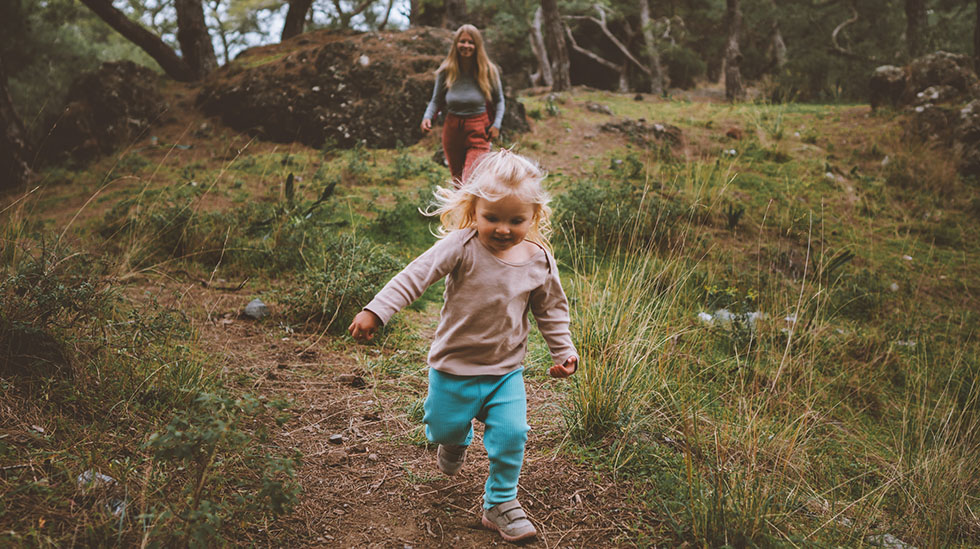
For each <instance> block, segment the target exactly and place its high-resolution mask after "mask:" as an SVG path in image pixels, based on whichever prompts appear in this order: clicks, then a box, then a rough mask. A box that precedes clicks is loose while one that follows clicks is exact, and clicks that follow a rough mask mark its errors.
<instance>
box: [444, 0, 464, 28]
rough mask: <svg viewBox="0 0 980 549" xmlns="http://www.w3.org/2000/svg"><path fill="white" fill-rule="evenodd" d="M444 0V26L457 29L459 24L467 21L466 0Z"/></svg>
mask: <svg viewBox="0 0 980 549" xmlns="http://www.w3.org/2000/svg"><path fill="white" fill-rule="evenodd" d="M445 1H446V27H448V28H450V29H457V28H459V26H460V25H462V24H464V23H467V22H468V21H467V20H466V0H445Z"/></svg>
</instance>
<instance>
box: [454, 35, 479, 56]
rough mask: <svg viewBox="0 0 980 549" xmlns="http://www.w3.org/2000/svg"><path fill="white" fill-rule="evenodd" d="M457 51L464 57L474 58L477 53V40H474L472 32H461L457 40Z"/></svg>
mask: <svg viewBox="0 0 980 549" xmlns="http://www.w3.org/2000/svg"><path fill="white" fill-rule="evenodd" d="M456 51H458V52H459V56H460V57H461V58H463V59H473V55H474V54H476V41H475V40H473V37H472V36H470V33H468V32H466V31H463V32H461V33H459V38H458V39H457V40H456Z"/></svg>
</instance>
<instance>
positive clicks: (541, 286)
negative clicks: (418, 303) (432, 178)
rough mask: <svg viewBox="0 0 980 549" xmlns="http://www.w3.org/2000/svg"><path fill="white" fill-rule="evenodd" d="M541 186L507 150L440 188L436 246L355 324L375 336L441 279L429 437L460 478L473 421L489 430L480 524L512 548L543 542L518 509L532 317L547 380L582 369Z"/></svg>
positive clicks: (440, 459) (535, 172) (443, 465)
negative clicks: (545, 355) (543, 347)
mask: <svg viewBox="0 0 980 549" xmlns="http://www.w3.org/2000/svg"><path fill="white" fill-rule="evenodd" d="M543 179H544V173H543V172H542V171H541V169H540V168H538V166H537V165H536V164H534V163H533V162H531V161H530V160H528V159H527V158H524V157H522V156H520V155H517V154H515V153H512V152H510V151H507V150H501V151H498V152H493V153H488V154H486V155H484V156H483V157H481V159H480V161H479V163H478V164H477V166H476V167H475V168H474V170H473V172H472V173H471V174H469V177H468V178H467V179H466V181H465V182H464V183H463V185H462V186H461V187H460V188H458V189H452V188H445V189H444V188H438V189H437V191H436V202H437V205H438V207H437V209H436V210H435V212H433V213H434V214H439V216H440V221H441V227H440V229H439V232H440V239H439V240H438V241H437V242H436V243H435V244H434V245H433V246H432V247H431V248H429V250H427V251H426V252H425V253H423V254H422V255H420V256H419V257H417V258H416V259H415V260H414V261H412V262H411V263H410V264H409V265H408V266H407V267H405V269H404V270H403V271H402V272H400V273H399V274H398V275H396V276H395V277H394V278H393V279H391V281H390V282H388V284H386V285H385V287H384V288H383V289H382V290H381V291H380V292H379V293H378V295H376V296H375V297H374V299H373V300H372V301H371V302H370V303H369V304H368V305H367V306H366V307H364V309H363V310H362V311H361V312H360V313H358V314H357V316H355V317H354V321H353V322H352V323H351V325H350V327H349V328H348V331H349V332H350V334H351V335H352V336H353V337H354V338H355V339H358V340H369V339H371V338H372V337H373V336H374V334H375V332H376V331H377V329H378V328H379V327H380V326H381V325H383V324H384V323H386V322H388V320H389V319H390V318H391V317H392V315H394V314H395V313H396V312H397V311H399V310H400V309H402V308H404V307H406V306H407V305H409V304H410V303H412V302H413V301H414V300H416V299H417V298H418V297H419V296H421V295H422V292H424V291H425V289H426V288H428V287H429V286H430V285H431V284H433V283H434V282H436V281H438V280H440V279H442V278H444V277H445V279H446V291H445V304H444V305H443V307H442V311H441V314H440V320H439V326H438V328H437V329H436V333H435V337H434V339H433V341H432V346H431V348H430V350H429V357H428V364H429V393H428V396H427V397H426V399H425V416H424V419H423V422H424V423H425V435H426V437H427V438H428V439H429V441H430V442H432V443H434V444H438V445H439V446H438V449H437V451H436V465H437V466H438V468H439V469H440V470H441V471H442V472H443V473H445V474H447V475H454V474H456V473H457V472H458V471H459V470H460V468H461V467H462V465H463V460H464V458H465V455H466V448H467V446H468V445H469V444H470V441H471V440H472V438H473V423H472V422H473V419H477V420H479V421H481V422H483V424H484V425H485V430H484V435H483V445H484V447H485V448H486V450H487V455H488V457H489V458H490V473H489V476H488V478H487V481H486V484H485V486H484V494H483V525H484V526H486V527H487V528H490V529H492V530H496V531H498V532H499V533H500V535H501V537H503V538H504V539H505V540H507V541H518V540H522V539H527V538H531V537H534V536H535V535H536V534H537V532H536V531H535V529H534V526H533V525H532V524H531V522H530V521H529V520H528V519H527V515H526V514H525V513H524V510H523V509H522V508H521V504H520V503H519V502H518V501H517V480H518V476H519V475H520V472H521V465H522V463H523V461H524V445H525V443H526V442H527V432H528V430H529V427H528V425H527V396H526V394H525V391H524V377H523V370H524V369H523V366H522V361H523V360H524V355H525V353H526V351H527V337H528V332H529V331H530V322H529V320H528V316H527V313H528V311H530V312H531V314H533V315H534V318H535V320H536V321H537V325H538V329H539V330H540V331H541V334H542V335H543V336H544V339H545V341H547V343H548V347H549V349H550V351H551V357H552V359H553V361H554V366H552V367H551V368H550V369H549V374H550V375H551V376H553V377H559V378H563V377H568V376H570V375H572V374H573V373H575V370H576V369H577V364H578V352H577V351H576V350H575V347H574V345H573V344H572V339H571V333H570V332H569V315H568V300H567V299H566V298H565V292H564V291H563V290H562V287H561V282H560V280H559V278H558V268H557V265H556V264H555V260H554V257H552V255H551V251H550V248H549V244H548V233H549V227H550V223H549V216H550V214H551V209H550V208H549V207H548V201H549V196H548V194H547V193H546V192H545V191H544V189H543V188H542V180H543Z"/></svg>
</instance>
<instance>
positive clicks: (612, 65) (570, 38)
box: [562, 25, 620, 72]
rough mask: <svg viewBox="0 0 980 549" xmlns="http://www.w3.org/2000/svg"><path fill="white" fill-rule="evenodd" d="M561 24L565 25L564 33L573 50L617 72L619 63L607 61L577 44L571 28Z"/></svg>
mask: <svg viewBox="0 0 980 549" xmlns="http://www.w3.org/2000/svg"><path fill="white" fill-rule="evenodd" d="M562 26H563V27H565V34H567V35H568V41H569V42H571V43H572V49H573V50H575V51H577V52H579V53H581V54H582V55H584V56H586V57H588V58H589V59H592V60H593V61H595V62H596V63H599V64H600V65H602V66H604V67H609V68H610V69H612V70H614V71H617V72H619V68H620V67H619V65H617V64H616V63H613V62H612V61H609V60H607V59H603V58H602V57H599V56H598V55H596V54H594V53H592V52H591V51H589V50H587V49H585V48H583V47H582V46H579V45H578V42H576V41H575V37H574V36H572V29H570V28H568V25H562Z"/></svg>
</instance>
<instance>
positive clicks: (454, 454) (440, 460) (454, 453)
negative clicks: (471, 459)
mask: <svg viewBox="0 0 980 549" xmlns="http://www.w3.org/2000/svg"><path fill="white" fill-rule="evenodd" d="M465 458H466V446H456V445H454V444H450V445H448V446H443V445H442V444H440V445H439V448H438V449H437V450H436V466H437V467H439V470H440V471H442V472H443V473H446V474H447V475H449V476H453V475H455V474H456V473H458V472H459V470H460V469H461V468H462V467H463V460H464V459H465Z"/></svg>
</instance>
